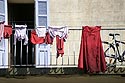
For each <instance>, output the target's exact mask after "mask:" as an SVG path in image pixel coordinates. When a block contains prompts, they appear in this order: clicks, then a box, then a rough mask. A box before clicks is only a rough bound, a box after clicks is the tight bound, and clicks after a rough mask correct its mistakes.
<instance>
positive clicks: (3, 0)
mask: <svg viewBox="0 0 125 83" xmlns="http://www.w3.org/2000/svg"><path fill="white" fill-rule="evenodd" d="M2 21H5V24H7V0H0V22H2ZM8 67H9V66H8V39H2V40H1V41H0V69H3V68H8Z"/></svg>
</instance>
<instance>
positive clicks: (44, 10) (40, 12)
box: [35, 0, 50, 68]
mask: <svg viewBox="0 0 125 83" xmlns="http://www.w3.org/2000/svg"><path fill="white" fill-rule="evenodd" d="M35 24H36V27H35V28H37V27H45V28H47V26H48V0H35ZM35 55H36V60H35V61H36V68H41V67H48V66H49V65H50V45H47V44H38V45H36V46H35Z"/></svg>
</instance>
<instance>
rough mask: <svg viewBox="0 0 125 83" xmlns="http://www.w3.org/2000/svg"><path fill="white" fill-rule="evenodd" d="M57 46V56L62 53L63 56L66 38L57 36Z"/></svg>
mask: <svg viewBox="0 0 125 83" xmlns="http://www.w3.org/2000/svg"><path fill="white" fill-rule="evenodd" d="M56 48H57V58H58V57H59V55H60V54H61V57H62V56H63V54H64V39H63V38H61V39H60V38H59V36H58V35H57V36H56Z"/></svg>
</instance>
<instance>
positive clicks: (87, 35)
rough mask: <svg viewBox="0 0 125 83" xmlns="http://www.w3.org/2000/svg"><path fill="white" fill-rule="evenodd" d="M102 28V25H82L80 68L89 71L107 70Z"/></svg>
mask: <svg viewBox="0 0 125 83" xmlns="http://www.w3.org/2000/svg"><path fill="white" fill-rule="evenodd" d="M100 30H101V26H95V27H89V26H83V27H82V37H81V45H80V53H79V59H78V68H80V69H84V70H86V71H87V72H91V73H93V72H104V71H105V70H106V61H105V57H104V51H103V47H102V42H101V37H100Z"/></svg>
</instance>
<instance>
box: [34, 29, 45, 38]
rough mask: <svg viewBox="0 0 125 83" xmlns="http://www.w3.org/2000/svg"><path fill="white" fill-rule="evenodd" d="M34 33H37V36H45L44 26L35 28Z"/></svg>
mask: <svg viewBox="0 0 125 83" xmlns="http://www.w3.org/2000/svg"><path fill="white" fill-rule="evenodd" d="M36 34H37V35H38V37H45V36H46V28H45V27H43V28H42V27H39V28H36Z"/></svg>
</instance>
